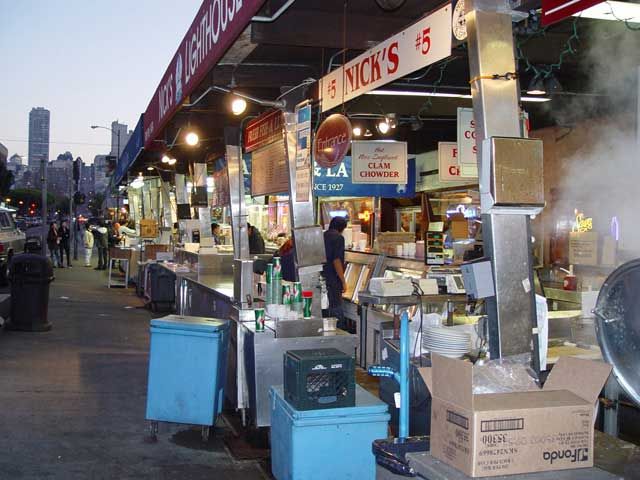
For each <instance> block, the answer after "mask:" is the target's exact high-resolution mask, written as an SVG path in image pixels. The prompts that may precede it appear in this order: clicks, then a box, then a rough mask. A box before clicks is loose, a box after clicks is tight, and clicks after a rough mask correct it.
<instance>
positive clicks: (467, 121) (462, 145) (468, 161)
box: [458, 108, 478, 165]
mask: <svg viewBox="0 0 640 480" xmlns="http://www.w3.org/2000/svg"><path fill="white" fill-rule="evenodd" d="M458 150H459V152H460V155H459V156H458V165H477V164H478V159H477V157H478V155H477V153H478V146H477V145H476V121H475V119H474V117H473V108H458Z"/></svg>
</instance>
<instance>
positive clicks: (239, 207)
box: [224, 127, 253, 308]
mask: <svg viewBox="0 0 640 480" xmlns="http://www.w3.org/2000/svg"><path fill="white" fill-rule="evenodd" d="M224 138H225V144H226V157H227V171H228V174H229V175H228V176H229V200H230V202H231V231H232V235H233V258H234V260H233V296H234V300H235V301H236V302H237V303H238V305H240V306H241V307H242V308H246V307H247V306H248V302H247V295H251V294H252V293H253V262H252V261H251V260H250V256H249V235H248V232H247V212H246V206H245V199H244V197H245V191H244V176H243V171H242V152H241V150H240V135H239V130H238V129H237V128H233V127H227V128H225V130H224Z"/></svg>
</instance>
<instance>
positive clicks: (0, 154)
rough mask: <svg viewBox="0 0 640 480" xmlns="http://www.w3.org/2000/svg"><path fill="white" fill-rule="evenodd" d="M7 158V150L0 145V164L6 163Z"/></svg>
mask: <svg viewBox="0 0 640 480" xmlns="http://www.w3.org/2000/svg"><path fill="white" fill-rule="evenodd" d="M8 156H9V149H8V148H7V147H5V146H4V145H3V144H2V143H0V162H2V163H7V157H8Z"/></svg>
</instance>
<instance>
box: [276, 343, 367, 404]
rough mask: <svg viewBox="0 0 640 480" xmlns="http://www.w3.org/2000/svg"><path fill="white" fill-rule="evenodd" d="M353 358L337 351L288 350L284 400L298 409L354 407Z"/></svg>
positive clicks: (327, 349)
mask: <svg viewBox="0 0 640 480" xmlns="http://www.w3.org/2000/svg"><path fill="white" fill-rule="evenodd" d="M354 368H355V365H354V359H353V356H351V355H347V354H346V353H344V352H341V351H340V350H337V349H335V348H318V349H313V350H288V351H287V352H286V353H285V354H284V398H285V399H286V400H287V402H289V403H290V404H291V406H292V407H293V408H295V409H296V410H316V409H321V408H340V407H353V406H355V403H356V397H355V391H356V383H355V372H354Z"/></svg>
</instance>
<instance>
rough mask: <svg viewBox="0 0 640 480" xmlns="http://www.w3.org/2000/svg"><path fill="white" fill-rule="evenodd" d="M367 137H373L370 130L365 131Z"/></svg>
mask: <svg viewBox="0 0 640 480" xmlns="http://www.w3.org/2000/svg"><path fill="white" fill-rule="evenodd" d="M364 136H365V137H373V133H372V132H371V130H369V129H368V128H367V129H366V130H365V131H364Z"/></svg>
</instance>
